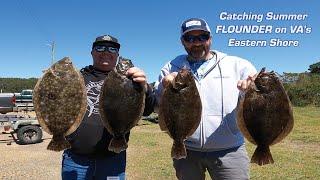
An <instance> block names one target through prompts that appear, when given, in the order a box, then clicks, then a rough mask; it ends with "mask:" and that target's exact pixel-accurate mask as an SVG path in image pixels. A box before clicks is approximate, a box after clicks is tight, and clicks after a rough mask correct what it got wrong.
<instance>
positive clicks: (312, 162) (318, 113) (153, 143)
mask: <svg viewBox="0 0 320 180" xmlns="http://www.w3.org/2000/svg"><path fill="white" fill-rule="evenodd" d="M294 118H295V124H294V128H293V130H292V132H291V133H290V134H289V135H288V136H287V137H286V138H285V139H284V140H283V141H282V142H280V143H278V144H276V145H273V146H271V153H272V156H273V159H274V161H275V163H274V164H271V165H264V166H258V165H255V164H251V165H250V177H251V179H279V180H280V179H281V180H282V179H319V177H320V108H316V107H304V108H300V107H296V108H294ZM139 124H140V125H139V126H136V127H135V128H134V129H133V130H132V131H131V136H130V141H129V148H128V157H127V160H128V163H127V178H128V179H129V180H131V179H139V180H140V179H141V180H143V179H148V180H149V179H152V180H157V179H159V180H163V179H176V177H175V171H174V168H173V166H172V160H171V158H170V153H171V146H172V140H171V139H170V138H169V136H168V135H167V134H165V133H163V132H161V131H160V128H159V126H158V124H153V123H150V122H148V121H140V123H139ZM246 147H247V151H248V155H249V158H251V156H252V154H253V152H254V150H255V146H254V145H252V144H250V143H248V142H247V146H246ZM206 179H210V176H208V173H207V176H206Z"/></svg>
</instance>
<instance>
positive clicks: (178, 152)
mask: <svg viewBox="0 0 320 180" xmlns="http://www.w3.org/2000/svg"><path fill="white" fill-rule="evenodd" d="M171 157H172V158H174V159H182V158H186V157H187V151H186V147H185V145H184V144H183V141H173V145H172V149H171Z"/></svg>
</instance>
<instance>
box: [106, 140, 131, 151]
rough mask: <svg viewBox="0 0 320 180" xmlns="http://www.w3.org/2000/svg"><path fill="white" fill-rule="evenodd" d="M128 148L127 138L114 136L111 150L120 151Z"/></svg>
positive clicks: (110, 146)
mask: <svg viewBox="0 0 320 180" xmlns="http://www.w3.org/2000/svg"><path fill="white" fill-rule="evenodd" d="M127 148H128V143H127V141H126V139H125V138H124V137H123V136H122V137H117V138H116V137H113V138H112V139H111V141H110V144H109V148H108V149H109V151H113V152H115V153H120V152H121V151H124V150H126V149H127Z"/></svg>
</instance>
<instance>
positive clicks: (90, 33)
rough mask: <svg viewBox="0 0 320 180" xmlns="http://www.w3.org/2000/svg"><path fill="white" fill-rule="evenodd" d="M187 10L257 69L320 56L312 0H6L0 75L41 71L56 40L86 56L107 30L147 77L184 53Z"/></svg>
mask: <svg viewBox="0 0 320 180" xmlns="http://www.w3.org/2000/svg"><path fill="white" fill-rule="evenodd" d="M222 12H228V13H236V14H242V13H251V14H263V15H264V16H265V15H266V13H268V12H273V13H274V14H307V18H306V19H305V20H300V21H298V20H291V21H284V20H281V21H280V20H278V21H277V20H269V21H267V20H263V21H262V22H260V23H258V22H256V21H254V20H221V19H220V18H219V16H220V14H221V13H222ZM190 17H200V18H204V19H205V20H207V22H208V23H209V25H210V27H211V30H212V32H213V33H212V36H213V44H212V49H216V50H219V51H222V52H225V53H227V54H230V55H235V56H239V57H242V58H245V59H248V60H249V61H251V62H252V63H253V64H254V65H255V67H256V68H257V69H260V68H262V67H267V69H268V70H275V71H277V72H278V73H280V74H281V73H283V72H304V71H307V69H308V67H309V65H310V64H313V63H316V62H319V61H320V55H319V50H320V48H319V45H318V43H319V42H320V30H319V25H320V24H319V22H320V4H319V2H318V1H316V0H306V1H302V0H300V1H297V0H268V1H261V0H260V1H259V0H255V1H253V0H250V1H239V0H225V1H215V0H211V1H209V0H198V1H191V0H183V1H182V0H181V1H174V0H162V1H160V0H159V1H150V0H149V1H147V0H140V1H125V0H116V1H108V0H90V1H89V0H87V1H80V0H78V1H76V0H55V1H43V0H10V1H1V3H0V62H1V63H0V77H21V78H29V77H40V76H41V74H42V70H44V69H47V68H48V67H49V66H50V64H51V52H50V47H49V46H48V45H47V44H49V43H50V42H52V41H55V43H56V48H55V58H56V60H59V59H61V58H63V57H65V56H69V57H71V58H72V60H73V63H74V64H75V66H76V67H77V68H81V67H83V66H86V65H89V64H91V63H92V58H91V55H90V50H91V44H92V41H93V40H94V39H95V37H96V36H98V35H103V34H111V35H113V36H115V37H117V38H118V39H119V41H120V43H121V45H122V46H121V50H120V53H121V55H122V56H124V57H127V58H130V59H132V60H133V62H134V64H135V65H136V66H138V67H139V68H141V69H143V70H144V71H145V72H146V74H147V76H148V81H149V82H153V81H155V80H156V79H157V77H158V74H159V72H160V69H161V67H162V66H163V65H164V64H165V63H166V62H167V61H169V60H171V59H173V58H174V57H176V56H177V55H180V54H184V53H185V50H184V48H183V46H182V45H181V44H180V25H181V23H182V21H184V20H185V19H187V18H190ZM218 25H225V26H230V25H270V26H272V27H273V28H276V27H285V28H287V29H290V26H291V25H302V26H306V27H307V28H311V29H312V30H311V33H296V34H290V33H285V34H276V33H271V34H236V33H229V34H222V33H215V29H216V27H217V26H218ZM231 38H235V39H251V40H267V41H268V40H269V39H271V38H279V39H282V40H297V41H298V42H299V46H298V47H269V46H267V47H229V46H228V41H229V39H231Z"/></svg>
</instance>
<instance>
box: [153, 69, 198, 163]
mask: <svg viewBox="0 0 320 180" xmlns="http://www.w3.org/2000/svg"><path fill="white" fill-rule="evenodd" d="M201 111H202V105H201V99H200V95H199V92H198V90H197V86H196V84H195V81H194V78H193V75H192V73H191V72H190V70H188V69H186V68H182V69H181V70H180V71H179V72H178V74H177V76H176V77H175V78H174V80H173V81H172V82H171V83H170V84H169V85H168V86H166V87H165V88H164V90H163V93H162V96H161V98H160V105H159V125H160V128H161V129H162V130H165V131H167V132H168V134H169V135H170V137H171V138H172V139H173V145H172V149H171V157H172V158H175V159H182V158H186V156H187V152H186V148H185V144H184V141H185V140H186V139H187V137H189V136H191V135H192V134H193V133H194V132H195V130H196V129H197V127H198V126H199V123H200V120H201Z"/></svg>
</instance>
